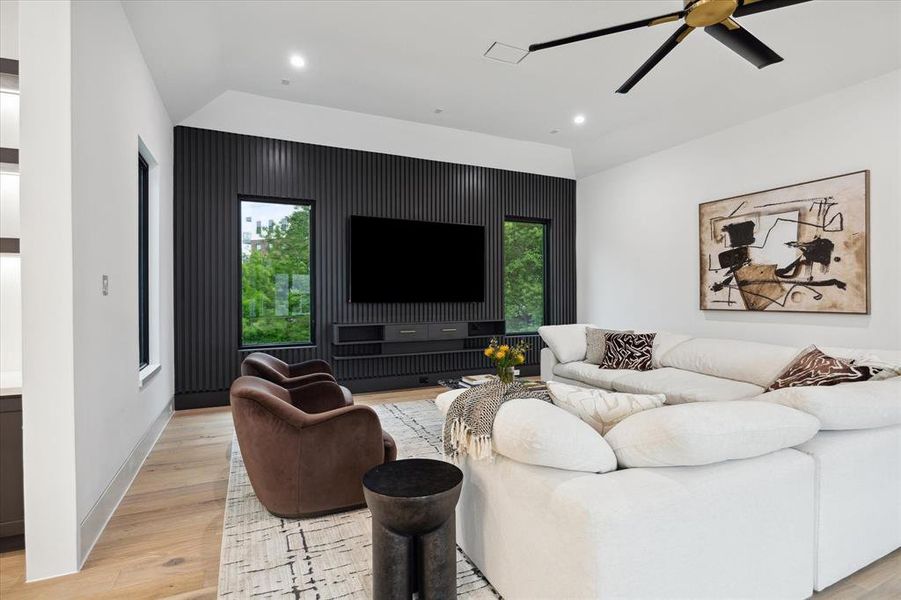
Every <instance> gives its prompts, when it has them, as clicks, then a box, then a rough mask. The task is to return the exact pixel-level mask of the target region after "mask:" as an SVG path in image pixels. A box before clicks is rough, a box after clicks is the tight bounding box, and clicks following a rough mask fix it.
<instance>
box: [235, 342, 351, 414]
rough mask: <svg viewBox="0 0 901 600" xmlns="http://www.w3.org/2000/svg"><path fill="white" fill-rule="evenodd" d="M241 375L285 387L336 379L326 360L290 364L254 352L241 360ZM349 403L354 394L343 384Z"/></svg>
mask: <svg viewBox="0 0 901 600" xmlns="http://www.w3.org/2000/svg"><path fill="white" fill-rule="evenodd" d="M241 375H253V376H254V377H261V378H263V379H265V380H266V381H271V382H272V383H275V384H278V385H280V386H281V387H283V388H288V389H290V388H295V387H299V386H301V385H306V384H308V383H313V382H316V381H335V376H334V375H333V374H332V367H331V365H329V364H328V363H327V362H326V361H324V360H321V359H318V358H314V359H313V360H307V361H304V362H300V363H296V364H293V365H289V364H288V363H286V362H285V361H283V360H280V359H278V358H276V357H274V356H272V355H271V354H266V353H265V352H254V353H253V354H248V355H247V357H246V358H245V359H244V360H243V361H242V362H241ZM341 391H342V392H343V394H344V397H345V398H346V399H347V403H348V404H353V403H354V400H353V394H352V393H351V392H350V390H349V389H347V388H346V387H344V386H343V385H342V386H341Z"/></svg>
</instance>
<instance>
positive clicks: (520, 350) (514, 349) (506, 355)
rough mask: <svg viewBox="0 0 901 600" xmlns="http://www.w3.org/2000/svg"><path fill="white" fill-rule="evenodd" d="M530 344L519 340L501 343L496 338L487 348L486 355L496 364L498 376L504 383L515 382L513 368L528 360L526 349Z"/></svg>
mask: <svg viewBox="0 0 901 600" xmlns="http://www.w3.org/2000/svg"><path fill="white" fill-rule="evenodd" d="M528 349H529V344H528V343H526V341H525V340H519V341H518V342H516V343H515V344H514V345H512V346H510V345H509V344H501V343H500V342H499V341H498V340H497V339H496V338H492V339H491V343H490V344H488V347H487V348H485V356H487V357H488V359H489V360H490V361H491V362H492V363H493V364H494V368H495V369H496V370H497V378H498V379H500V380H501V381H502V382H504V383H512V382H513V369H514V368H515V367H516V366H518V365H521V364H523V363H524V362H526V350H528Z"/></svg>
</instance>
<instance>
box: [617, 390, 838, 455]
mask: <svg viewBox="0 0 901 600" xmlns="http://www.w3.org/2000/svg"><path fill="white" fill-rule="evenodd" d="M777 408H778V409H777ZM819 427H820V423H819V421H817V419H816V417H813V416H812V415H808V414H806V413H803V412H801V411H799V410H794V409H792V408H788V407H786V406H781V405H778V404H772V403H768V402H754V401H749V400H737V401H734V402H705V403H693V404H681V405H679V406H664V407H661V408H654V409H651V410H646V411H643V412H639V413H636V414H634V415H631V416H629V417H626V418H625V419H623V420H622V421H620V422H619V423H618V424H617V425H615V426H614V427H613V429H611V430H610V432H609V433H607V435H606V436H605V439H606V440H607V442H608V443H609V444H610V447H611V448H613V452H614V453H615V454H616V459H617V461H618V462H619V465H620V466H621V467H671V466H692V465H708V464H712V463H718V462H722V461H724V460H732V459H739V458H751V457H753V456H761V455H763V454H768V453H770V452H775V451H776V450H781V449H783V448H790V447H792V446H797V445H798V444H802V443H804V442H806V441H807V440H809V439H810V438H812V437H813V436H814V435H815V434H816V432H817V430H818V429H819Z"/></svg>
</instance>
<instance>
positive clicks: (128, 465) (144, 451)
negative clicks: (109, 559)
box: [78, 400, 173, 569]
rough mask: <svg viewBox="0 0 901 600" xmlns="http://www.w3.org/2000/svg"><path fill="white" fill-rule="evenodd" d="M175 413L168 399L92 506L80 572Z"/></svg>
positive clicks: (82, 531)
mask: <svg viewBox="0 0 901 600" xmlns="http://www.w3.org/2000/svg"><path fill="white" fill-rule="evenodd" d="M172 411H173V406H172V400H169V402H168V403H167V404H166V406H165V407H163V410H162V412H161V413H160V414H159V416H157V418H156V419H155V420H154V421H153V423H151V425H150V427H149V428H148V429H147V432H146V433H145V434H144V437H142V438H141V440H140V441H139V442H138V443H137V444H136V445H135V447H134V448H133V449H132V451H131V453H130V454H129V455H128V458H127V459H126V460H125V462H124V463H123V464H122V466H121V467H119V471H118V472H117V473H116V476H115V477H113V480H112V481H110V482H109V485H107V486H106V489H105V490H103V493H102V494H101V495H100V498H98V499H97V502H95V503H94V506H92V507H91V510H90V511H89V512H88V514H87V516H86V517H85V518H84V520H82V522H81V526H80V528H79V536H78V546H79V548H78V568H79V569H81V567H82V566H84V563H85V561H86V560H87V559H88V555H89V554H90V553H91V550H93V548H94V544H96V543H97V540H98V539H100V534H101V533H103V530H104V529H105V528H106V524H107V523H109V520H110V518H111V517H112V516H113V513H114V512H116V508H118V506H119V503H120V502H122V498H124V497H125V493H126V492H127V491H128V488H129V487H131V483H132V481H134V479H135V477H137V475H138V471H140V470H141V465H143V464H144V461H145V460H146V459H147V455H148V454H150V451H151V450H152V449H153V446H154V445H155V444H156V441H157V440H158V439H159V437H160V434H162V433H163V430H164V429H165V428H166V424H167V423H168V422H169V419H170V418H171V417H172Z"/></svg>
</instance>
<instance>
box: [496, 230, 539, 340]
mask: <svg viewBox="0 0 901 600" xmlns="http://www.w3.org/2000/svg"><path fill="white" fill-rule="evenodd" d="M546 257H547V224H546V223H542V222H538V221H525V220H516V219H507V220H506V221H504V319H505V320H506V322H507V333H535V332H536V331H538V328H539V327H541V326H542V325H543V324H544V314H545V302H546V299H547V294H546V290H545V283H546V277H545V272H546Z"/></svg>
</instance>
